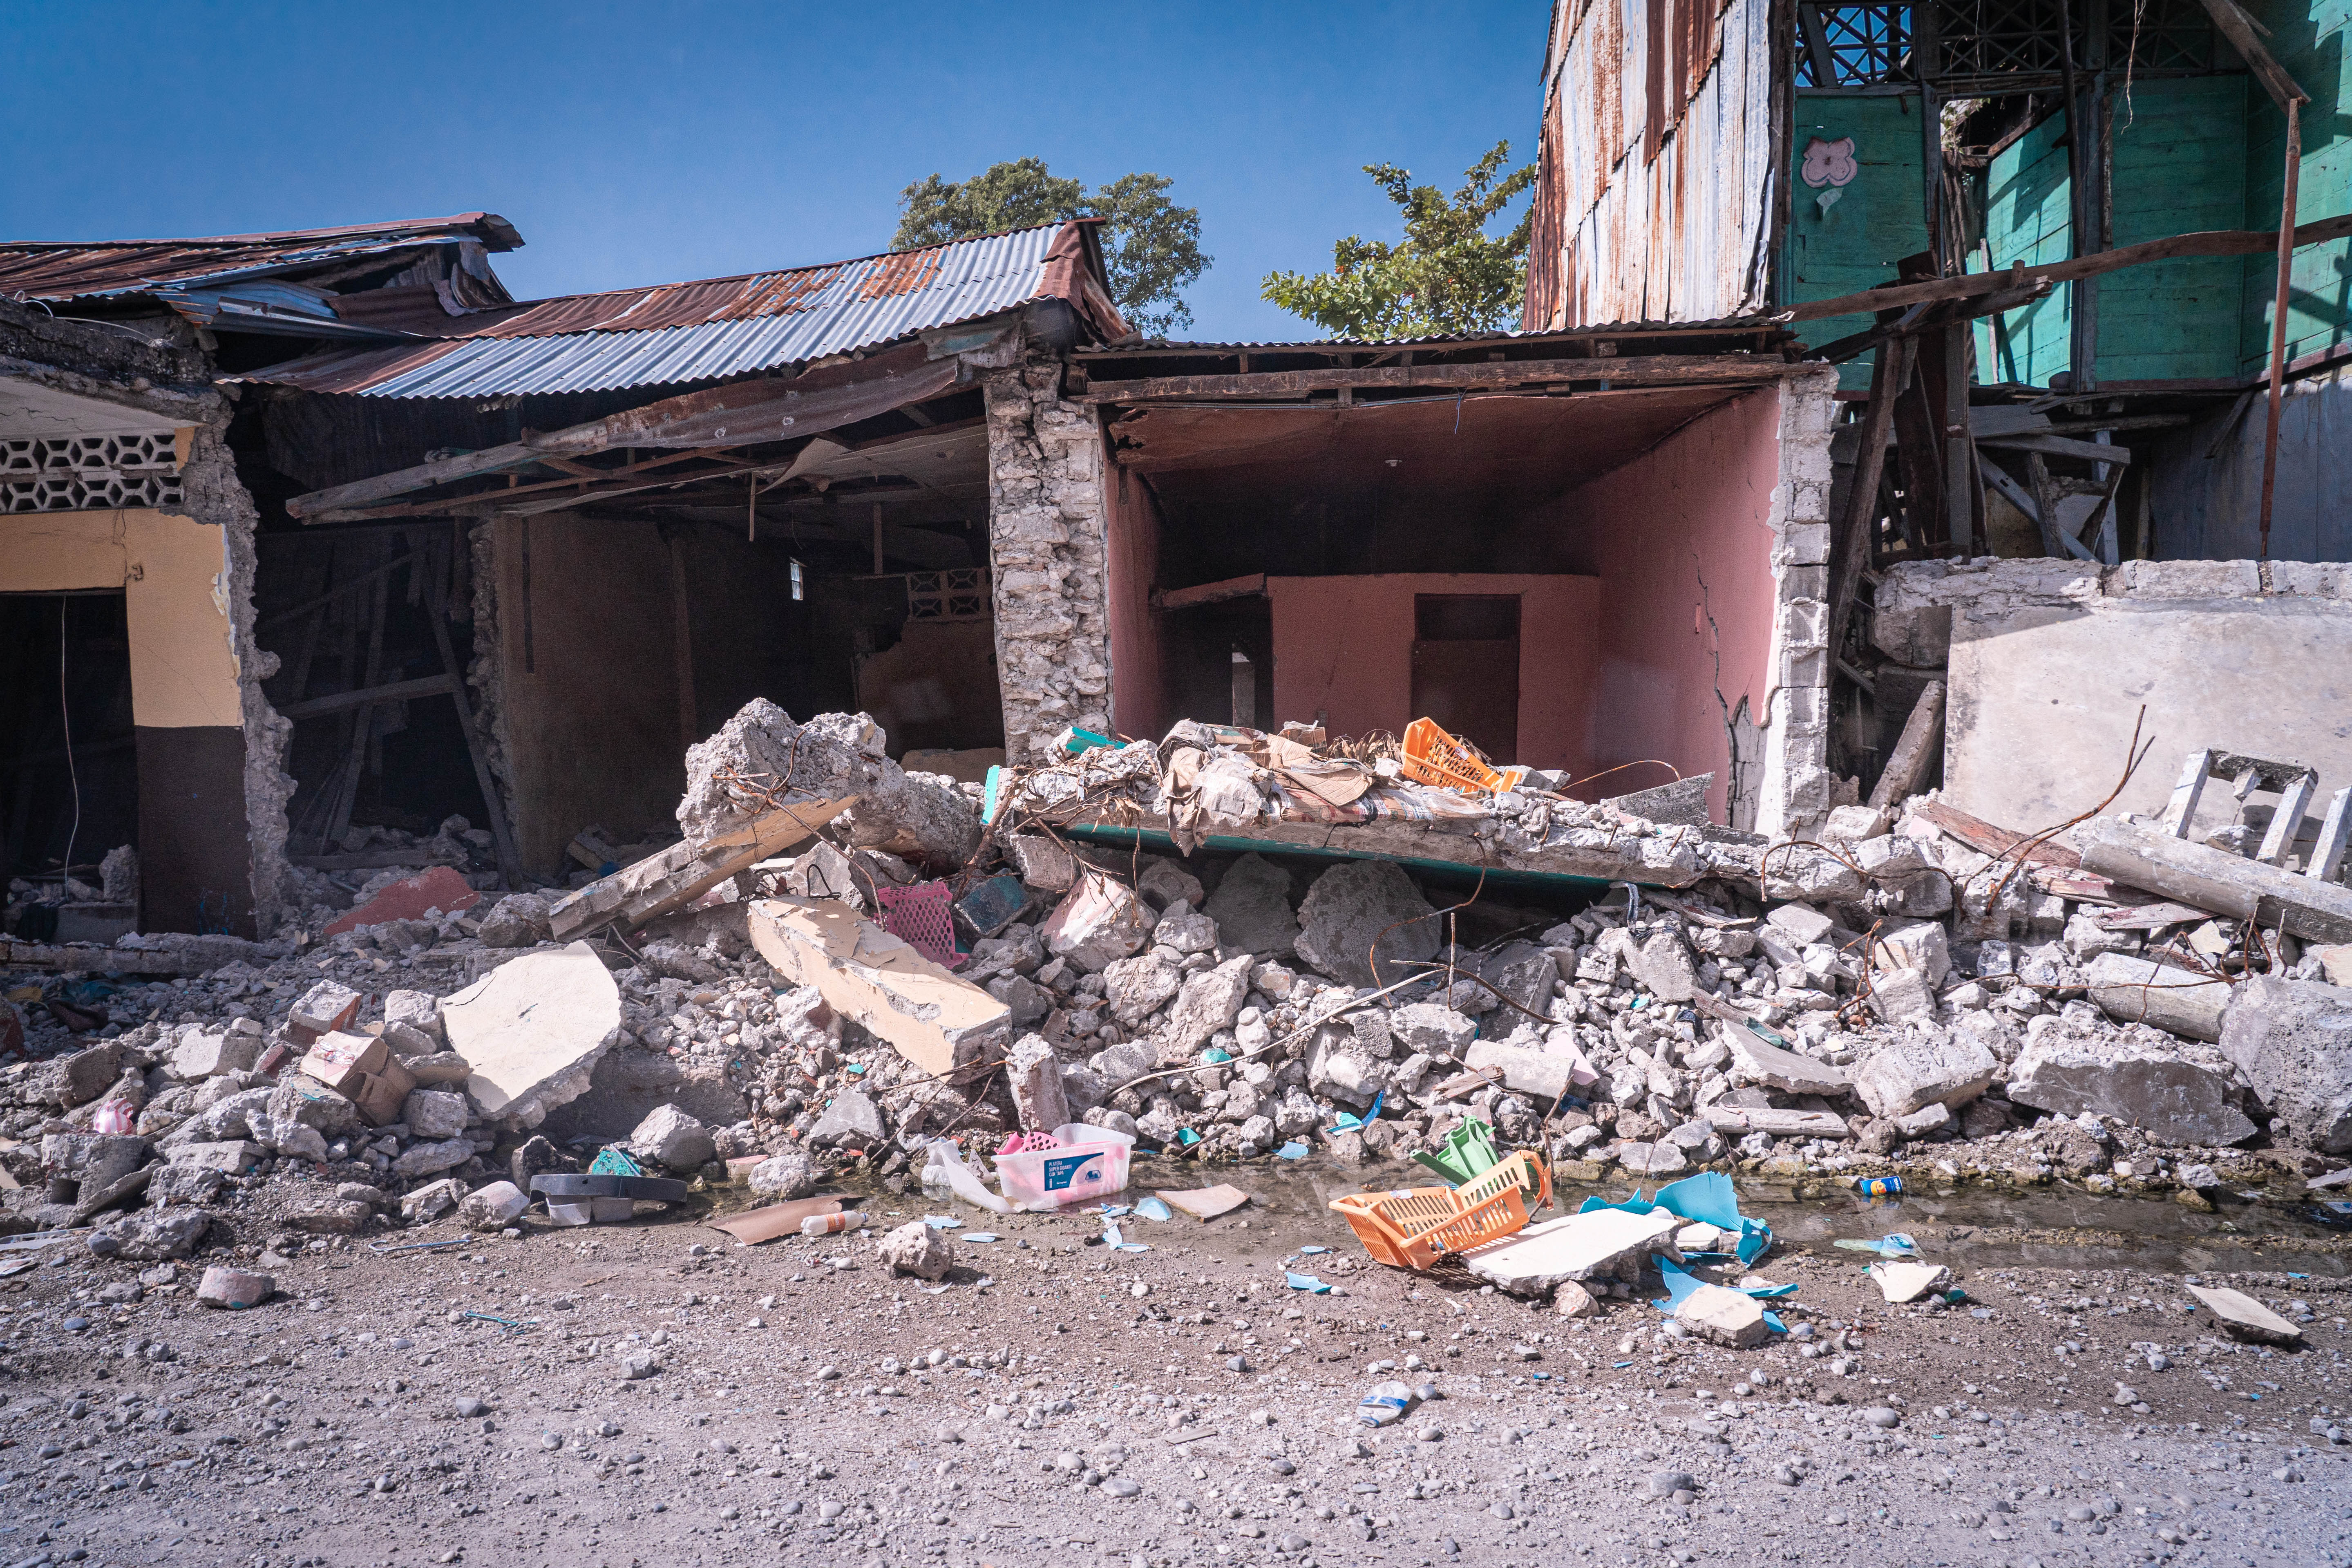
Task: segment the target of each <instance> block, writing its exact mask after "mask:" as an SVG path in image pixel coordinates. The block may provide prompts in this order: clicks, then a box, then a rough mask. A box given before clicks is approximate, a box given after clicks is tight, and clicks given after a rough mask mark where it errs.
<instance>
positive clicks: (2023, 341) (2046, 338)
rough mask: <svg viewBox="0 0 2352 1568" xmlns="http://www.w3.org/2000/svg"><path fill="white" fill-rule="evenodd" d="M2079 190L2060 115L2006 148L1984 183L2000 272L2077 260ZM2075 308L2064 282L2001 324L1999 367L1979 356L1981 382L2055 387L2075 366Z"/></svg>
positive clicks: (1994, 353) (1994, 349)
mask: <svg viewBox="0 0 2352 1568" xmlns="http://www.w3.org/2000/svg"><path fill="white" fill-rule="evenodd" d="M2071 190H2072V182H2071V181H2070V180H2069V179H2068V177H2067V170H2066V124H2065V119H2064V117H2063V116H2062V115H2052V116H2051V117H2050V118H2049V119H2047V120H2045V121H2042V123H2041V124H2039V125H2037V126H2035V127H2034V128H2033V129H2032V130H2031V131H2029V132H2026V133H2025V134H2024V135H2022V136H2021V137H2019V138H2018V139H2017V140H2016V141H2014V142H2011V143H2010V144H2009V145H2008V146H2007V147H2004V148H2003V149H2001V151H2000V154H1999V155H1998V156H1996V157H1995V158H1994V159H1993V161H1992V167H1991V168H1990V169H1988V170H1986V171H1985V183H1984V192H1985V211H1984V225H1985V226H1984V236H1985V244H1986V247H1987V248H1989V249H1990V251H1991V253H1992V269H1993V270H1994V271H1996V272H1998V271H2000V270H2002V269H2004V268H2008V267H2009V266H2010V265H2011V263H2014V262H2020V261H2021V262H2023V263H2024V264H2025V265H2026V266H2028V267H2040V266H2043V265H2046V264H2047V263H2050V262H2053V261H2063V260H2065V259H2066V258H2067V257H2068V256H2069V255H2070V254H2072V252H2071V250H2070V248H2069V247H2071V245H2072V244H2073V238H2072V237H2073V232H2074V225H2073V222H2072V221H2071V217H2070V215H2069V206H2070V205H2071V203H2072V201H2073V196H2072V195H2071ZM2073 331H2074V290H2073V289H2072V287H2071V286H2070V285H2068V284H2064V283H2061V284H2059V285H2058V287H2056V288H2055V289H2052V290H2051V291H2050V292H2049V293H2048V294H2047V295H2045V296H2043V297H2042V299H2040V300H2035V301H2034V302H2033V303H2032V304H2031V305H2028V306H2026V307H2024V308H2023V309H2022V310H2011V311H2009V312H2007V313H2006V314H2003V315H2001V316H1999V317H1997V318H1995V319H1994V320H1993V321H1992V324H1991V330H1990V338H1991V355H1990V358H1991V363H1990V364H1986V363H1982V356H1981V355H1980V356H1979V364H1978V366H1977V379H1978V380H1979V381H1988V382H1995V381H2021V382H2026V383H2028V384H2032V385H2034V386H2047V385H2049V384H2050V378H2051V377H2052V376H2053V375H2055V374H2057V373H2058V372H2060V371H2062V370H2064V369H2065V368H2066V365H2067V361H2068V353H2069V351H2068V346H2067V340H2068V336H2069V334H2070V333H2072V332H2073ZM1982 346H1983V344H1982V342H1981V340H1980V341H1979V348H1981V347H1982Z"/></svg>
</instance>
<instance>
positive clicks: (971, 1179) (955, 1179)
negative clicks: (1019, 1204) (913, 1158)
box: [923, 1138, 1013, 1214]
mask: <svg viewBox="0 0 2352 1568" xmlns="http://www.w3.org/2000/svg"><path fill="white" fill-rule="evenodd" d="M934 1176H936V1177H938V1178H940V1180H942V1181H944V1182H945V1183H946V1184H947V1189H948V1191H950V1192H951V1193H953V1194H955V1195H956V1196H957V1197H960V1198H961V1199H962V1200H963V1201H964V1202H966V1203H968V1204H972V1205H977V1206H978V1207H981V1208H984V1209H986V1210H987V1211H988V1212H989V1213H991V1214H1011V1213H1012V1212H1013V1205H1011V1204H1009V1203H1007V1202H1005V1201H1004V1200H1003V1198H1001V1197H998V1196H997V1195H996V1194H994V1193H992V1192H990V1191H989V1190H988V1183H987V1180H986V1179H985V1178H984V1177H982V1175H981V1173H979V1172H978V1171H975V1170H973V1169H972V1168H971V1166H970V1165H967V1164H965V1163H964V1158H963V1152H962V1151H961V1150H960V1149H958V1148H957V1147H956V1146H955V1144H954V1143H952V1142H950V1141H949V1140H947V1139H945V1138H934V1139H932V1140H931V1142H929V1145H928V1146H927V1147H926V1149H925V1151H924V1165H923V1185H924V1187H925V1189H926V1190H929V1187H930V1186H931V1185H932V1178H933V1177H934Z"/></svg>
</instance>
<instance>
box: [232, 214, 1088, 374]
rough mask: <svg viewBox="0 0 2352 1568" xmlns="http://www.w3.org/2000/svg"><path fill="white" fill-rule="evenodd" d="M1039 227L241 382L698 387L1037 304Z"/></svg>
mask: <svg viewBox="0 0 2352 1568" xmlns="http://www.w3.org/2000/svg"><path fill="white" fill-rule="evenodd" d="M1068 227H1070V226H1068V225H1064V224H1049V225H1045V226H1041V227H1037V228H1027V229H1017V230H1015V231H1013V233H1010V234H998V235H988V236H985V237H981V238H977V239H966V240H957V241H953V242H951V243H950V244H947V245H942V246H937V247H931V248H929V249H925V250H919V251H907V252H899V253H895V254H891V255H886V256H873V257H866V258H862V259H859V260H856V261H839V262H831V263H828V264H826V265H824V266H822V267H810V268H796V269H793V270H791V271H785V272H763V273H753V274H748V275H746V276H744V277H740V278H721V279H707V280H704V281H700V282H695V283H668V284H662V285H659V286H656V287H653V288H647V289H621V290H615V291H613V292H610V293H604V294H583V295H576V296H572V297H569V298H565V299H559V300H541V301H538V302H536V303H533V304H530V305H527V306H524V307H522V308H521V309H520V310H513V311H508V310H498V311H487V312H483V314H484V315H485V316H487V317H489V318H493V319H490V320H488V321H482V322H481V323H480V325H479V326H478V327H476V328H473V329H471V330H468V327H467V321H468V318H457V319H455V320H451V321H447V322H446V323H445V324H444V326H443V327H442V329H441V330H442V331H447V332H449V333H451V334H452V336H451V337H450V338H449V339H448V340H446V341H443V342H432V343H417V344H403V345H401V346H399V347H397V348H390V349H377V350H358V351H344V352H338V353H326V354H315V355H311V356H310V357H308V358H305V359H300V360H295V361H292V362H290V363H286V364H281V365H276V366H272V367H271V368H269V369H268V370H265V371H257V372H254V373H252V374H249V375H247V376H246V377H245V378H244V379H246V380H248V381H266V382H272V383H277V384H283V385H289V386H299V387H302V388H304V389H305V390H308V391H311V392H331V393H347V394H356V395H362V396H367V397H498V396H508V395H517V394H530V393H551V392H598V391H607V390H611V389H614V388H617V387H629V386H651V385H656V384H669V383H680V382H693V381H708V380H713V379H718V378H721V377H725V376H731V375H741V374H746V373H748V372H752V371H761V370H770V369H773V368H775V367H777V366H780V365H787V364H795V363H803V362H805V361H808V360H814V359H822V358H824V357H825V356H826V355H828V354H837V353H848V352H849V351H851V350H853V349H864V348H872V347H874V346H876V345H877V344H881V343H887V342H896V341H897V340H898V339H901V338H904V337H907V336H908V335H909V334H911V333H914V332H918V331H925V330H928V329H929V328H933V327H944V326H950V325H952V324H954V323H955V322H958V321H972V320H976V319H978V318H980V317H982V316H991V315H994V314H997V313H998V312H1000V311H1003V310H1011V309H1013V307H1015V306H1018V305H1022V304H1024V303H1026V302H1028V301H1029V300H1035V299H1040V298H1043V297H1045V294H1047V293H1048V292H1050V291H1051V290H1049V289H1048V288H1047V279H1046V273H1047V269H1048V265H1049V261H1050V260H1051V258H1052V256H1053V253H1054V251H1055V243H1056V241H1057V240H1058V239H1059V238H1060V237H1061V236H1062V235H1063V233H1064V231H1065V230H1066V229H1067V228H1068Z"/></svg>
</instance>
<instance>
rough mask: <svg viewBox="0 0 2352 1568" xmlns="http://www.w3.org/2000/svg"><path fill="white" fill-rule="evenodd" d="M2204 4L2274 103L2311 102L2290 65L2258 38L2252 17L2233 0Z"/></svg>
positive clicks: (2204, 0)
mask: <svg viewBox="0 0 2352 1568" xmlns="http://www.w3.org/2000/svg"><path fill="white" fill-rule="evenodd" d="M2202 4H2203V5H2204V7H2205V14H2206V15H2207V16H2210V17H2212V18H2213V26H2215V27H2216V28H2218V29H2219V30H2220V31H2221V36H2222V37H2225V38H2227V39H2229V40H2230V47H2231V48H2233V49H2235V50H2237V51H2238V58H2240V59H2242V60H2244V61H2245V62H2246V68H2247V69H2248V70H2250V71H2252V72H2253V73H2254V79H2255V80H2257V81H2259V82H2261V83H2262V84H2263V91H2265V92H2267V93H2269V94H2270V95H2271V100H2272V101H2273V102H2274V103H2276V104H2277V105H2278V106H2279V107H2280V108H2281V109H2284V108H2286V107H2287V106H2288V105H2289V104H2301V103H2309V102H2310V101H2311V94H2309V93H2307V92H2305V91H2304V90H2303V89H2302V88H2300V87H2298V86H2296V85H2295V80H2294V78H2293V77H2291V76H2289V75H2287V74H2286V68H2285V67H2284V66H2282V65H2280V64H2279V63H2278V61H2276V60H2274V59H2273V58H2271V52H2270V50H2268V49H2266V48H2264V47H2263V42H2262V40H2261V39H2260V38H2257V37H2254V24H2253V21H2252V18H2250V17H2249V16H2247V15H2246V14H2245V13H2244V12H2243V11H2241V10H2239V9H2238V7H2237V6H2236V5H2233V4H2231V0H2202Z"/></svg>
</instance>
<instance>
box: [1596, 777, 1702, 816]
mask: <svg viewBox="0 0 2352 1568" xmlns="http://www.w3.org/2000/svg"><path fill="white" fill-rule="evenodd" d="M1714 787H1715V775H1714V774H1713V773H1693V774H1692V775H1691V776H1690V777H1688V778H1685V779H1676V780H1675V781H1674V782H1673V783H1671V784H1653V785H1651V786H1650V787H1649V788H1648V789H1637V790H1635V791H1634V792H1633V794H1631V795H1611V796H1609V797H1608V798H1607V799H1605V800H1603V801H1602V802H1601V805H1605V806H1608V807H1610V808H1612V810H1616V811H1621V812H1623V813H1624V814H1625V815H1626V816H1638V817H1640V818H1642V819H1643V821H1644V822H1654V823H1656V824H1658V825H1659V826H1662V827H1704V826H1706V825H1707V820H1708V818H1707V815H1706V792H1707V791H1709V790H1711V789H1713V788H1714Z"/></svg>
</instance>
